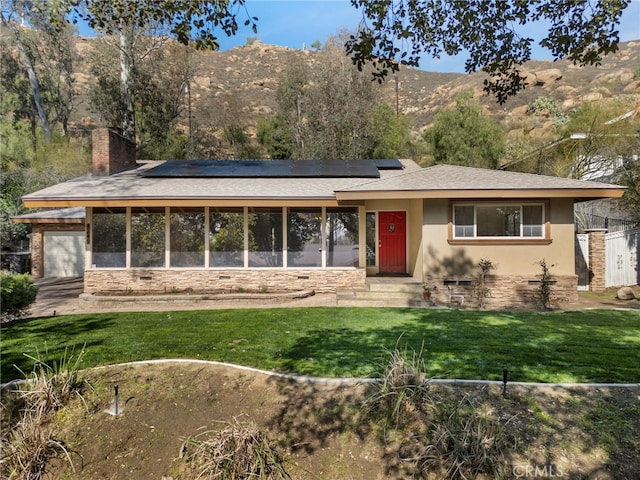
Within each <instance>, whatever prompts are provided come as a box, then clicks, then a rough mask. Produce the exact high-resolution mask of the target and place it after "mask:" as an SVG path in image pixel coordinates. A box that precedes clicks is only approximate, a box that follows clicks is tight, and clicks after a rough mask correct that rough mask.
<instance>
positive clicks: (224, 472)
mask: <svg viewBox="0 0 640 480" xmlns="http://www.w3.org/2000/svg"><path fill="white" fill-rule="evenodd" d="M180 458H186V459H187V469H188V474H189V475H193V477H190V478H195V479H225V480H244V479H258V478H259V479H268V480H283V479H290V478H291V477H290V475H289V474H288V473H287V471H286V469H285V458H284V455H283V454H281V453H280V452H279V450H278V448H277V446H276V445H275V443H274V442H273V441H272V440H271V439H270V438H269V437H268V435H267V434H266V433H264V432H262V431H260V430H259V429H258V427H257V426H256V425H255V424H253V423H250V424H248V425H244V424H241V423H240V422H239V421H238V420H237V419H234V421H233V422H231V423H228V424H227V426H226V427H225V428H223V429H222V430H220V431H217V432H212V431H206V432H202V433H199V434H197V435H195V436H193V437H189V438H187V439H186V440H185V441H184V443H183V444H182V448H181V450H180Z"/></svg>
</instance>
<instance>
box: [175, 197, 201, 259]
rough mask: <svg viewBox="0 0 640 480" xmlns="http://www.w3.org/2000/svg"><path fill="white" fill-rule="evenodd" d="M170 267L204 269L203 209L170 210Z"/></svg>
mask: <svg viewBox="0 0 640 480" xmlns="http://www.w3.org/2000/svg"><path fill="white" fill-rule="evenodd" d="M169 222H170V226H169V240H170V249H171V259H170V261H171V266H172V267H204V208H171V216H170V220H169Z"/></svg>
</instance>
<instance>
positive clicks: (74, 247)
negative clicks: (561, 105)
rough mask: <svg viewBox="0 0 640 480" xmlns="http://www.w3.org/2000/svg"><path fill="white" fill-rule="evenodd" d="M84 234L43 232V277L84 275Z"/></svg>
mask: <svg viewBox="0 0 640 480" xmlns="http://www.w3.org/2000/svg"><path fill="white" fill-rule="evenodd" d="M84 243H85V234H84V232H44V276H45V277H81V276H82V275H83V274H84Z"/></svg>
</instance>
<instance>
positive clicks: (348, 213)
mask: <svg viewBox="0 0 640 480" xmlns="http://www.w3.org/2000/svg"><path fill="white" fill-rule="evenodd" d="M326 233H327V266H328V267H358V266H359V263H360V262H359V258H360V254H359V251H358V209H357V208H327V225H326Z"/></svg>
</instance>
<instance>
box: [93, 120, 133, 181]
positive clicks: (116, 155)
mask: <svg viewBox="0 0 640 480" xmlns="http://www.w3.org/2000/svg"><path fill="white" fill-rule="evenodd" d="M91 142H92V144H93V174H94V175H113V174H114V173H118V172H121V171H123V170H127V169H129V168H134V167H135V166H136V146H135V144H134V143H133V142H131V141H130V140H127V139H126V138H124V137H123V136H122V135H120V134H119V133H118V132H117V131H116V130H115V129H112V128H97V129H95V130H93V132H91Z"/></svg>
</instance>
